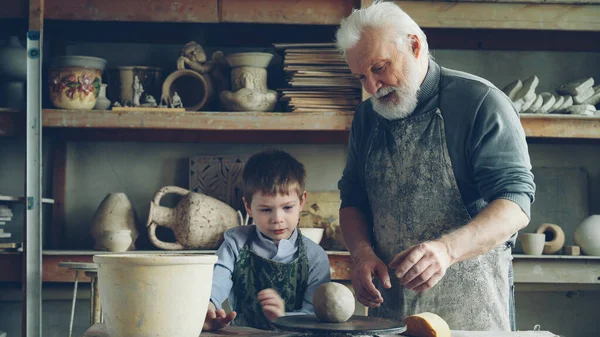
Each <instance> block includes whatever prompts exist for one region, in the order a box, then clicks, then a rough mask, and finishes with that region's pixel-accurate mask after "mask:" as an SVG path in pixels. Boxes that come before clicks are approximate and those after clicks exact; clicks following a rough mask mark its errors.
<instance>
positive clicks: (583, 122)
mask: <svg viewBox="0 0 600 337" xmlns="http://www.w3.org/2000/svg"><path fill="white" fill-rule="evenodd" d="M521 124H522V125H523V129H525V135H527V137H532V138H580V139H600V117H588V116H573V115H521Z"/></svg>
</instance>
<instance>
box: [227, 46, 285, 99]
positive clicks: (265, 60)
mask: <svg viewBox="0 0 600 337" xmlns="http://www.w3.org/2000/svg"><path fill="white" fill-rule="evenodd" d="M225 58H226V59H227V62H228V63H229V65H230V66H231V68H232V69H231V91H228V90H224V91H223V92H221V94H220V96H219V99H220V101H221V106H222V109H223V110H226V111H273V109H274V108H275V104H276V103H277V92H276V91H274V90H269V89H268V88H267V66H268V65H269V63H270V62H271V59H272V58H273V55H272V54H268V53H237V54H231V55H229V56H227V57H225Z"/></svg>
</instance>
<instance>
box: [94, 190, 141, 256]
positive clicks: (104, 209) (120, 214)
mask: <svg viewBox="0 0 600 337" xmlns="http://www.w3.org/2000/svg"><path fill="white" fill-rule="evenodd" d="M136 223H137V215H136V213H135V210H134V209H133V205H131V202H130V201H129V198H127V195H125V193H109V194H108V195H106V197H105V198H104V199H103V200H102V202H101V203H100V205H99V206H98V209H97V210H96V213H95V214H94V218H93V219H92V227H91V234H92V237H93V238H94V241H95V243H96V244H95V246H94V249H98V250H110V249H109V247H107V246H105V245H104V242H103V240H102V235H103V233H104V232H105V231H107V230H112V231H117V230H129V231H130V236H131V243H130V245H129V246H128V247H127V250H133V249H135V240H136V239H137V237H138V230H137V227H136Z"/></svg>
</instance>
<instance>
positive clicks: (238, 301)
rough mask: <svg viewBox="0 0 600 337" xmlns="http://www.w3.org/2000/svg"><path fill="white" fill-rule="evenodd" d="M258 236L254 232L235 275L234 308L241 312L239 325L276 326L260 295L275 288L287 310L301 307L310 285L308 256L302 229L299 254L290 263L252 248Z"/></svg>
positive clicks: (237, 265)
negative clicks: (272, 324) (259, 299)
mask: <svg viewBox="0 0 600 337" xmlns="http://www.w3.org/2000/svg"><path fill="white" fill-rule="evenodd" d="M256 235H257V234H256V232H254V235H252V236H250V238H249V240H248V242H247V243H246V244H245V245H244V247H243V248H242V249H241V251H240V254H239V257H238V260H237V262H236V264H235V267H234V271H233V275H232V281H233V292H234V293H233V294H234V299H235V304H234V305H235V308H234V310H235V311H236V312H237V317H236V318H235V325H241V326H249V327H253V328H257V329H272V327H271V324H270V322H269V321H268V320H267V318H266V317H265V315H264V314H263V311H262V307H261V305H260V302H258V300H257V299H256V296H257V295H258V293H259V292H260V291H261V290H264V289H268V288H272V289H275V290H276V291H277V292H278V293H279V295H280V296H281V298H282V299H283V301H284V303H285V311H286V312H291V311H294V310H298V309H301V308H302V301H303V300H304V292H305V291H306V287H307V286H308V257H307V254H306V246H305V245H304V242H303V241H302V234H301V233H300V230H298V238H297V240H298V242H299V244H298V252H297V257H296V258H295V259H294V260H293V261H291V262H289V263H281V262H275V261H271V260H269V259H265V258H262V257H260V256H258V255H256V254H255V253H254V252H253V251H252V250H251V249H250V242H252V241H254V240H256Z"/></svg>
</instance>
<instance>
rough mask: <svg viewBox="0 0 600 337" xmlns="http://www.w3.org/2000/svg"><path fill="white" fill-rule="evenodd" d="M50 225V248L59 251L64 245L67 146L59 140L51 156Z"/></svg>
mask: <svg viewBox="0 0 600 337" xmlns="http://www.w3.org/2000/svg"><path fill="white" fill-rule="evenodd" d="M51 165H52V198H53V199H54V205H53V207H52V224H51V225H50V246H51V247H52V249H61V248H64V247H63V243H64V229H65V198H66V184H67V144H66V142H65V141H64V140H62V139H59V140H58V142H57V144H56V146H55V148H54V153H53V155H52V164H51Z"/></svg>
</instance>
